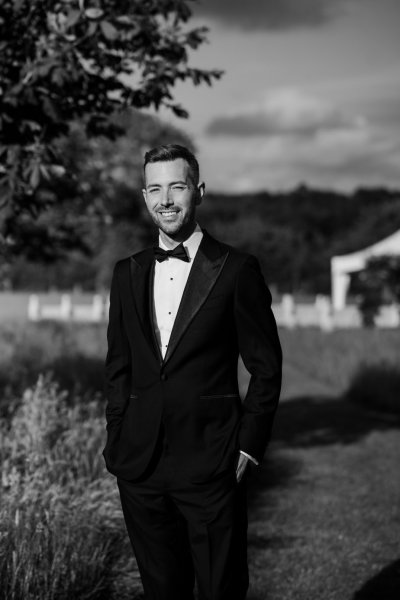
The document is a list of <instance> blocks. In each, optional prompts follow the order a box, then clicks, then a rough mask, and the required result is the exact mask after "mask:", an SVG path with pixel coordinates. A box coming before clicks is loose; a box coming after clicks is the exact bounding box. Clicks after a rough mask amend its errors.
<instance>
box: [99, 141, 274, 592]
mask: <svg viewBox="0 0 400 600" xmlns="http://www.w3.org/2000/svg"><path fill="white" fill-rule="evenodd" d="M144 177H145V188H144V190H143V195H144V199H145V202H146V205H147V208H148V211H149V213H150V215H151V217H152V219H153V221H154V223H155V225H156V226H157V228H158V231H159V246H158V247H156V248H148V249H146V250H143V251H141V252H138V253H137V254H134V255H133V256H131V257H130V258H127V259H124V260H122V261H120V262H119V263H117V265H116V267H115V271H114V275H113V280H112V285H111V298H110V320H109V326H108V334H107V335H108V354H107V360H106V388H107V398H108V404H107V409H106V417H107V431H108V438H107V444H106V447H105V449H104V457H105V461H106V465H107V468H108V470H109V471H110V472H111V473H113V474H114V475H116V476H117V478H118V479H117V481H118V487H119V491H120V497H121V503H122V509H123V513H124V518H125V522H126V526H127V530H128V534H129V537H130V540H131V542H132V546H133V548H134V552H135V554H136V558H137V562H138V566H139V570H140V574H141V578H142V582H143V587H144V591H145V598H146V600H192V599H193V598H194V596H193V588H194V581H195V579H196V581H197V586H198V590H199V597H200V598H201V600H244V598H245V597H246V592H247V588H248V571H247V558H246V528H247V516H246V502H245V500H246V498H245V491H246V490H245V479H246V469H247V464H248V461H253V462H254V463H256V464H257V463H258V462H259V461H261V459H262V457H263V454H264V451H265V448H266V445H267V443H268V440H269V437H270V432H271V426H272V421H273V417H274V413H275V410H276V407H277V403H278V398H279V393H280V384H281V349H280V345H279V339H278V335H277V330H276V324H275V320H274V317H273V315H272V312H271V307H270V306H271V295H270V293H269V291H268V289H267V287H266V285H265V283H264V280H263V277H262V275H261V272H260V269H259V266H258V262H257V260H256V259H255V258H254V257H253V256H251V255H248V254H245V253H243V252H239V251H238V250H236V249H234V248H232V247H230V246H228V245H226V244H222V243H220V242H218V241H216V240H215V239H213V238H212V237H211V236H210V235H209V234H208V233H207V232H206V231H204V230H201V228H200V227H199V225H198V224H197V222H196V208H197V206H198V205H199V204H200V203H201V200H202V198H203V195H204V189H205V188H204V183H199V166H198V163H197V160H196V158H195V157H194V156H193V154H192V153H191V152H189V151H188V150H187V149H186V148H184V147H182V146H178V145H168V146H160V147H157V148H154V149H153V150H151V151H150V152H148V153H147V154H146V156H145V164H144ZM239 354H240V355H241V356H242V358H243V361H244V364H245V366H246V367H247V369H248V371H249V372H250V374H251V379H250V384H249V388H248V392H247V395H246V398H245V399H244V402H243V404H242V403H241V401H240V397H239V392H238V381H237V363H238V356H239Z"/></svg>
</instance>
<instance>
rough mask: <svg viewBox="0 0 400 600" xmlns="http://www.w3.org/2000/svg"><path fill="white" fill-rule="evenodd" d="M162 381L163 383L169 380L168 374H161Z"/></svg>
mask: <svg viewBox="0 0 400 600" xmlns="http://www.w3.org/2000/svg"><path fill="white" fill-rule="evenodd" d="M160 379H161V381H166V380H167V379H168V377H167V374H166V373H161V375H160Z"/></svg>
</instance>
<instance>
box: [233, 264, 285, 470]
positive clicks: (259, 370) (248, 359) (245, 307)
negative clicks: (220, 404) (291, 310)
mask: <svg viewBox="0 0 400 600" xmlns="http://www.w3.org/2000/svg"><path fill="white" fill-rule="evenodd" d="M235 320H236V330H237V333H238V343H239V352H240V355H241V357H242V359H243V363H244V365H245V367H246V369H247V370H248V371H249V373H250V375H251V378H250V383H249V387H248V391H247V394H246V397H245V399H244V402H243V415H242V420H241V424H240V430H239V447H240V449H241V450H242V451H243V452H245V453H247V454H249V455H250V456H252V457H254V458H255V459H256V460H258V461H261V460H262V457H263V455H264V452H265V449H266V447H267V444H268V442H269V439H270V437H271V430H272V423H273V419H274V416H275V412H276V409H277V406H278V401H279V394H280V390H281V381H282V350H281V346H280V342H279V337H278V331H277V327H276V322H275V318H274V315H273V313H272V310H271V294H270V291H269V289H268V288H267V286H266V284H265V282H264V278H263V276H262V273H261V270H260V266H259V263H258V261H257V259H256V258H255V257H253V256H249V257H248V258H247V259H246V260H245V262H244V263H243V265H242V266H241V269H240V271H239V274H238V277H237V281H236V290H235Z"/></svg>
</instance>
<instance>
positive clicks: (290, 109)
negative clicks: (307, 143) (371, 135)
mask: <svg viewBox="0 0 400 600" xmlns="http://www.w3.org/2000/svg"><path fill="white" fill-rule="evenodd" d="M362 123H363V121H362V118H360V117H356V118H354V117H350V116H347V115H345V114H343V113H342V112H341V111H340V110H338V109H337V108H336V107H334V106H332V105H331V104H329V103H328V102H326V101H324V100H322V99H320V98H317V97H314V96H310V95H308V94H305V93H304V92H302V91H300V90H296V89H283V90H274V91H273V92H271V93H270V94H268V95H267V96H266V97H265V100H264V102H263V103H262V104H259V105H253V106H249V107H245V108H244V109H242V110H241V111H238V112H236V113H233V114H230V115H226V116H220V117H216V118H215V119H213V120H212V121H211V122H210V124H209V125H208V127H207V134H208V135H211V136H218V135H219V136H220V135H224V136H235V137H253V136H256V137H266V136H300V137H313V136H315V135H316V134H318V133H321V132H323V131H335V130H343V129H349V128H350V129H357V128H358V127H360V126H362Z"/></svg>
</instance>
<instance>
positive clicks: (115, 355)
mask: <svg viewBox="0 0 400 600" xmlns="http://www.w3.org/2000/svg"><path fill="white" fill-rule="evenodd" d="M118 265H119V263H117V264H116V265H115V268H114V273H113V277H112V282H111V291H110V312H109V321H108V329H107V342H108V352H107V358H106V364H105V392H106V397H107V406H106V419H107V430H110V428H112V427H114V426H115V425H118V424H119V423H120V422H121V419H122V416H123V414H124V411H125V407H126V405H127V402H128V400H129V393H130V382H131V353H130V347H129V342H128V338H127V335H126V331H125V328H124V323H123V320H122V308H121V299H120V294H119V288H118Z"/></svg>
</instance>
